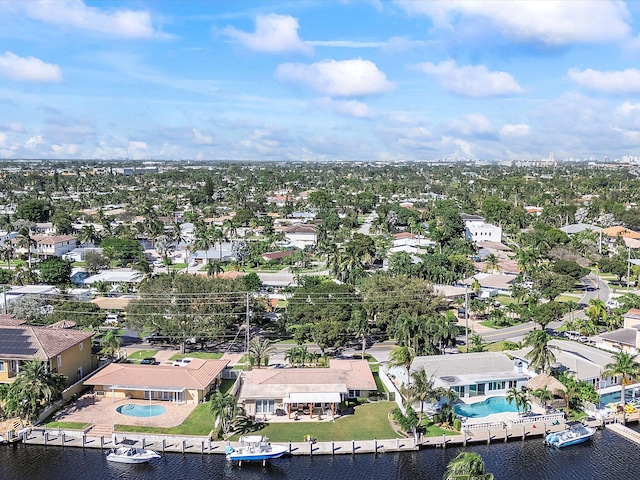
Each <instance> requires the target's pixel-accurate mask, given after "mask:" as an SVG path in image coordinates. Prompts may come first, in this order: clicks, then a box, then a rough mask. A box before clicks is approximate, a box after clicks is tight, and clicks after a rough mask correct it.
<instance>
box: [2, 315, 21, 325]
mask: <svg viewBox="0 0 640 480" xmlns="http://www.w3.org/2000/svg"><path fill="white" fill-rule="evenodd" d="M25 323H27V321H26V320H23V319H21V318H16V317H14V316H13V315H0V325H14V326H15V325H24V324H25Z"/></svg>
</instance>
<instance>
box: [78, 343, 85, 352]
mask: <svg viewBox="0 0 640 480" xmlns="http://www.w3.org/2000/svg"><path fill="white" fill-rule="evenodd" d="M78 348H80V351H82V349H83V348H84V342H80V345H79V346H78Z"/></svg>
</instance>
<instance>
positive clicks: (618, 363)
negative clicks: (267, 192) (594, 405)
mask: <svg viewBox="0 0 640 480" xmlns="http://www.w3.org/2000/svg"><path fill="white" fill-rule="evenodd" d="M637 358H638V354H636V355H632V354H630V353H627V352H617V353H615V354H614V355H613V362H611V363H609V364H607V365H605V366H604V372H602V376H603V377H617V376H618V375H620V376H621V377H622V378H621V380H620V401H621V403H622V406H623V407H624V403H625V402H624V387H625V383H626V382H628V381H629V380H631V379H632V378H635V377H637V376H638V375H640V363H638V361H637ZM623 422H624V419H623Z"/></svg>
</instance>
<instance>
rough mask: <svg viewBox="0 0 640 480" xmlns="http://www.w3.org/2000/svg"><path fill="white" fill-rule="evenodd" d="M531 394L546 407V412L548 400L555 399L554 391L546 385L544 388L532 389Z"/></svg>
mask: <svg viewBox="0 0 640 480" xmlns="http://www.w3.org/2000/svg"><path fill="white" fill-rule="evenodd" d="M531 396H533V397H535V398H537V399H538V400H539V401H540V404H541V405H542V407H543V408H544V410H545V412H546V410H547V402H548V401H551V400H553V392H552V391H551V390H549V389H548V388H547V386H546V385H545V386H544V387H542V388H537V389H535V390H534V391H532V392H531Z"/></svg>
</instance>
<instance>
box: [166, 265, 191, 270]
mask: <svg viewBox="0 0 640 480" xmlns="http://www.w3.org/2000/svg"><path fill="white" fill-rule="evenodd" d="M165 268H166V267H165ZM169 268H170V269H171V270H183V269H185V268H187V264H186V263H172V264H171V265H169Z"/></svg>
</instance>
